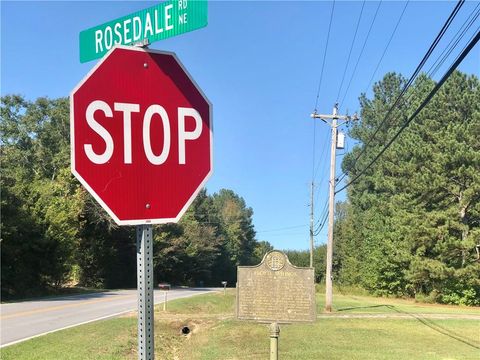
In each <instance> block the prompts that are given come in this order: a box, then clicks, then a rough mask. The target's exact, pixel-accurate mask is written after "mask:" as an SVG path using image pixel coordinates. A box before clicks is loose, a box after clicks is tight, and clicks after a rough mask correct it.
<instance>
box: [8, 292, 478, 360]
mask: <svg viewBox="0 0 480 360" xmlns="http://www.w3.org/2000/svg"><path fill="white" fill-rule="evenodd" d="M234 303H235V292H234V290H229V291H228V292H227V295H225V296H224V295H223V294H222V293H215V294H207V295H198V296H195V297H192V298H187V299H179V300H174V301H171V302H169V304H168V311H166V312H164V311H163V310H162V309H163V307H162V306H159V307H157V308H156V313H155V352H156V359H169V360H170V359H172V360H176V359H178V360H184V359H188V360H190V359H192V360H195V359H198V360H211V359H221V360H234V359H238V360H244V359H268V356H269V337H268V328H267V325H266V324H257V323H253V322H240V321H236V320H235V319H234V317H233V314H234ZM317 305H318V313H319V314H321V312H322V309H323V294H320V293H319V294H318V296H317ZM334 308H335V310H336V313H337V314H342V315H345V314H359V313H360V314H364V313H365V312H368V313H375V314H381V313H384V314H391V313H399V312H400V313H408V314H427V313H430V314H433V313H435V314H447V315H448V314H463V315H480V309H478V308H467V307H455V306H439V305H425V304H417V303H415V302H413V301H407V300H395V299H383V298H372V297H368V296H364V295H346V294H344V295H342V294H335V297H334ZM183 326H188V327H189V328H190V329H191V333H190V334H189V335H187V336H183V335H181V328H182V327H183ZM136 331H137V329H136V317H135V316H132V315H130V316H127V317H122V318H116V319H111V320H105V321H99V322H95V323H91V324H87V325H83V326H79V327H75V328H72V329H67V330H63V331H59V332H57V333H52V334H49V335H45V336H42V337H39V338H35V339H32V340H29V341H25V342H23V343H19V344H16V345H12V346H9V347H7V348H4V349H2V353H1V355H2V356H1V358H2V359H3V360H10V359H15V360H17V359H18V360H22V359H28V360H30V359H132V360H133V359H136V358H137V354H136V346H137V340H136ZM279 344H280V345H279V352H280V358H281V359H282V360H284V359H292V360H293V359H300V360H308V359H353V360H355V359H369V360H370V359H373V360H375V359H382V360H383V359H393V360H396V359H399V360H400V359H401V360H404V359H422V360H423V359H439V360H440V359H443V360H447V359H448V360H452V359H458V360H460V359H461V360H468V359H472V360H473V359H475V360H478V359H479V358H480V356H479V354H480V325H479V321H478V318H477V319H476V320H475V319H471V320H470V319H468V320H459V319H454V320H452V319H450V320H437V319H430V318H428V316H425V317H423V316H418V315H417V317H416V318H412V319H378V318H367V319H356V318H334V317H329V318H322V317H320V318H319V319H318V320H317V321H316V322H315V323H312V324H295V325H281V333H280V341H279Z"/></svg>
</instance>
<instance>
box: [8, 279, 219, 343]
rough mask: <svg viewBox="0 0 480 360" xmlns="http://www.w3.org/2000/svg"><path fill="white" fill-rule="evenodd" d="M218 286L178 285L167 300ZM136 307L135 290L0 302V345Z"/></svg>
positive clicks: (159, 294)
mask: <svg viewBox="0 0 480 360" xmlns="http://www.w3.org/2000/svg"><path fill="white" fill-rule="evenodd" d="M219 290H220V289H218V288H180V289H172V290H170V291H169V292H168V300H173V299H178V298H184V297H190V296H193V295H198V294H204V293H207V292H211V291H219ZM163 300H164V292H163V291H161V290H155V304H159V303H163ZM136 309H137V292H136V290H118V291H109V292H100V293H94V294H83V295H72V296H62V297H53V298H45V299H38V300H32V301H22V302H16V303H10V304H1V305H0V314H1V315H0V322H1V335H0V347H3V346H7V345H12V344H14V343H17V342H21V341H24V340H27V339H30V338H32V337H36V336H40V335H43V334H46V333H50V332H54V331H58V330H61V329H65V328H69V327H73V326H77V325H80V324H85V323H88V322H92V321H95V320H100V319H105V318H109V317H114V316H117V315H120V314H123V313H127V312H131V311H135V310H136Z"/></svg>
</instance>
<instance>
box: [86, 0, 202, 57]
mask: <svg viewBox="0 0 480 360" xmlns="http://www.w3.org/2000/svg"><path fill="white" fill-rule="evenodd" d="M207 23H208V21H207V0H169V1H165V2H163V3H161V4H157V5H155V6H152V7H149V8H147V9H144V10H140V11H137V12H134V13H133V14H129V15H127V16H124V17H121V18H119V19H116V20H113V21H109V22H107V23H105V24H102V25H99V26H95V27H92V28H90V29H87V30H84V31H82V32H81V33H80V62H82V63H84V62H87V61H90V60H94V59H98V58H100V57H102V56H103V55H105V54H106V53H107V52H108V51H109V50H110V49H111V48H112V47H113V46H115V45H117V44H121V45H129V44H134V43H137V42H141V41H145V40H148V42H149V43H152V42H154V41H157V40H162V39H166V38H169V37H172V36H175V35H179V34H183V33H185V32H188V31H192V30H196V29H199V28H202V27H205V26H207Z"/></svg>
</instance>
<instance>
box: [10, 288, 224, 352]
mask: <svg viewBox="0 0 480 360" xmlns="http://www.w3.org/2000/svg"><path fill="white" fill-rule="evenodd" d="M209 292H212V291H211V290H206V291H202V292H201V293H199V294H195V295H201V294H206V293H209ZM213 292H215V290H214V291H213ZM184 297H186V296H181V297H178V298H175V299H171V300H176V299H182V298H184ZM158 304H163V299H162V300H159V301H157V302H155V303H154V305H158ZM134 311H137V309H136V308H135V309H130V310H125V311H120V312H118V313H115V314H110V315H106V316H101V317H98V318H95V319H92V320H87V321H84V322H81V323H78V324H73V325H68V326H65V327H62V328H59V329H55V330H50V331H46V332H44V333H41V334H37V335H33V336H29V337H26V338H24V339H20V340H15V341H12V342H9V343H6V344H2V345H0V349H2V348H4V347H7V346H10V345H15V344H18V343H21V342H24V341H27V340H31V339H34V338H37V337H40V336H43V335H47V334H51V333H54V332H57V331H61V330H66V329H70V328H73V327H75V326H80V325H85V324H89V323H91V322H94V321H100V320H104V319H108V318H111V317H115V316H119V315H122V314H126V313H129V312H134Z"/></svg>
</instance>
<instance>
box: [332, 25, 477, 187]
mask: <svg viewBox="0 0 480 360" xmlns="http://www.w3.org/2000/svg"><path fill="white" fill-rule="evenodd" d="M478 40H480V31H477V33H476V34H474V35H473V37H472V38H471V40H470V42H469V43H468V45H466V46H465V47H464V49H463V51H462V53H461V54H460V55H459V56H458V57H457V59H456V60H455V62H454V63H453V65H452V66H450V68H449V69H448V71H447V72H446V73H445V74H444V75H443V77H442V79H441V80H440V81H439V82H438V83H437V84H436V85H435V87H434V88H433V89H432V91H430V93H429V94H428V96H427V97H426V98H425V100H424V101H423V102H422V104H421V105H420V106H419V107H418V108H417V110H415V112H414V113H413V114H412V115H411V116H410V117H409V119H408V120H407V121H406V122H405V123H404V124H403V125H402V127H401V128H400V129H399V130H398V131H397V133H396V134H395V135H394V136H393V138H392V139H391V140H390V141H389V142H388V143H387V144H386V145H385V146H384V147H383V148H382V150H381V151H380V152H379V153H378V154H377V156H375V158H374V159H373V160H372V161H371V162H370V163H369V164H368V165H367V166H366V167H365V168H364V169H363V170H362V171H360V173H358V174H357V175H356V176H355V177H354V178H353V179H352V180H351V181H349V182H348V183H347V184H346V185H345V186H343V187H342V188H340V189H339V190H337V191H335V193H339V192H340V191H342V190H344V189H346V188H347V187H349V186H350V185H352V184H353V183H355V182H356V181H357V180H358V179H359V178H360V177H361V176H362V175H363V174H364V173H365V172H366V171H367V170H368V169H369V168H370V167H371V166H372V165H373V164H374V163H375V162H376V161H377V160H378V159H379V158H380V156H382V154H383V153H384V152H385V151H386V150H387V149H388V148H389V147H390V146H391V145H392V143H393V142H394V141H395V140H396V139H397V138H398V136H399V135H400V134H401V133H402V132H403V130H405V129H406V128H407V126H408V125H409V124H410V123H411V122H412V121H413V120H414V119H415V118H416V117H417V115H418V114H419V113H420V111H422V109H423V108H424V107H425V106H426V105H427V104H428V103H429V102H430V100H431V99H432V98H433V96H434V95H435V94H436V93H437V91H438V90H439V89H440V87H442V85H443V84H444V83H445V81H447V79H448V78H449V77H450V75H451V74H452V73H453V71H454V70H455V69H456V68H457V67H458V65H459V64H460V63H461V62H462V61H463V59H464V58H465V57H466V56H467V54H468V53H469V52H470V51H471V50H472V49H473V47H474V46H475V45H476V44H477V42H478Z"/></svg>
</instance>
